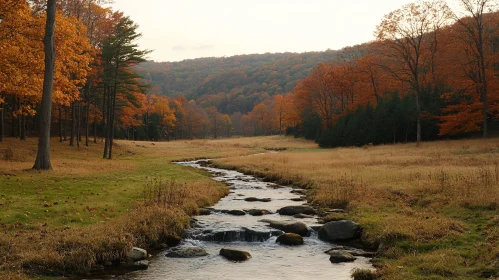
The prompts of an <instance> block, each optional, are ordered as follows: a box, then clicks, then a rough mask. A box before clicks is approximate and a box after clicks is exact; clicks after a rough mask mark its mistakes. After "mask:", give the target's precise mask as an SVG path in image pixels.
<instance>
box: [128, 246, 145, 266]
mask: <svg viewBox="0 0 499 280" xmlns="http://www.w3.org/2000/svg"><path fill="white" fill-rule="evenodd" d="M146 258H147V251H146V250H144V249H142V248H138V247H133V248H132V249H131V250H130V252H128V255H127V261H128V262H130V263H133V262H137V261H141V260H144V259H146Z"/></svg>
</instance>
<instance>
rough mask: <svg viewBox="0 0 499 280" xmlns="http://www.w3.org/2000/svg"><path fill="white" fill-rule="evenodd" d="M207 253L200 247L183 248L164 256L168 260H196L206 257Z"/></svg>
mask: <svg viewBox="0 0 499 280" xmlns="http://www.w3.org/2000/svg"><path fill="white" fill-rule="evenodd" d="M207 255H208V253H207V252H206V251H205V250H204V249H203V248H201V247H197V246H195V247H185V248H180V249H178V250H174V251H171V252H169V253H168V254H166V256H167V257H170V258H197V257H204V256H207Z"/></svg>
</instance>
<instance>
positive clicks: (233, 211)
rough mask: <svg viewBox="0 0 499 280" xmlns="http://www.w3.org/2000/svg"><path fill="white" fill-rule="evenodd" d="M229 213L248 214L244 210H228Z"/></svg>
mask: <svg viewBox="0 0 499 280" xmlns="http://www.w3.org/2000/svg"><path fill="white" fill-rule="evenodd" d="M227 214H229V215H234V216H244V215H246V212H244V211H243V210H230V211H228V212H227Z"/></svg>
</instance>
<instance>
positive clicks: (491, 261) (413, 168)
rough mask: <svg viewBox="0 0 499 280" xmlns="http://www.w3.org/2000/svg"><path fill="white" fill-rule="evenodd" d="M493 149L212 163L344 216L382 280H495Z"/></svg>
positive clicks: (272, 156)
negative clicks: (373, 254)
mask: <svg viewBox="0 0 499 280" xmlns="http://www.w3.org/2000/svg"><path fill="white" fill-rule="evenodd" d="M498 155H499V139H487V140H483V139H478V140H455V141H438V142H425V143H420V144H416V143H410V144H396V145H381V146H364V147H353V148H336V149H295V150H293V149H291V150H287V151H284V152H281V153H269V154H263V155H254V156H250V157H245V158H238V157H231V158H226V159H219V160H216V163H217V164H218V165H219V166H223V167H227V168H235V169H238V170H240V171H243V172H247V173H253V174H257V175H259V176H261V177H264V178H267V179H270V180H276V181H280V182H281V183H287V184H294V185H297V186H301V187H305V188H307V189H308V201H309V203H312V204H313V205H315V206H318V207H325V208H343V209H346V210H347V214H335V215H331V216H328V217H326V218H325V220H336V219H343V218H349V219H353V220H355V221H357V222H359V223H360V224H361V225H362V226H363V227H364V233H363V237H364V239H365V240H366V241H367V242H368V244H370V245H371V246H373V247H378V246H380V247H381V248H380V250H379V255H378V257H377V258H376V259H375V265H376V267H377V268H378V275H379V276H380V278H381V279H480V278H482V279H483V278H489V277H498V276H499V259H498V256H499V246H498V241H499V228H498V225H499V215H498V206H499V157H498Z"/></svg>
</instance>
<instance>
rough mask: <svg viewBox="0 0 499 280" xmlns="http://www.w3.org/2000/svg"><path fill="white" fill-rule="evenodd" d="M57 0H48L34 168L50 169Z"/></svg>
mask: <svg viewBox="0 0 499 280" xmlns="http://www.w3.org/2000/svg"><path fill="white" fill-rule="evenodd" d="M55 14H56V0H48V1H47V22H46V25H45V38H44V51H45V71H44V77H43V95H42V103H41V107H40V112H39V113H40V133H39V135H38V153H37V155H36V160H35V164H34V166H33V169H37V170H50V169H52V165H51V164H50V121H51V120H50V119H51V117H52V114H51V113H52V90H53V86H54V68H55V46H54V29H55Z"/></svg>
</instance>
